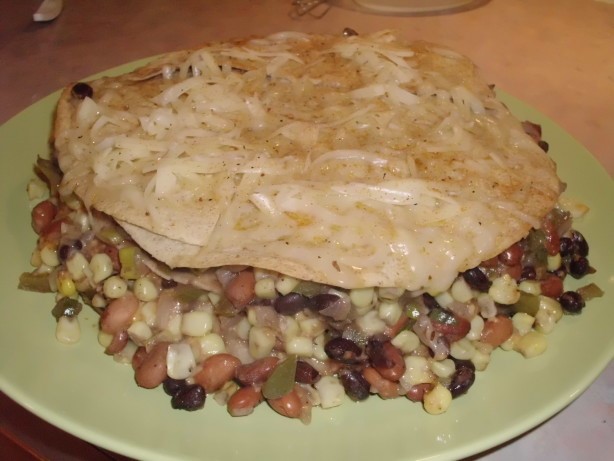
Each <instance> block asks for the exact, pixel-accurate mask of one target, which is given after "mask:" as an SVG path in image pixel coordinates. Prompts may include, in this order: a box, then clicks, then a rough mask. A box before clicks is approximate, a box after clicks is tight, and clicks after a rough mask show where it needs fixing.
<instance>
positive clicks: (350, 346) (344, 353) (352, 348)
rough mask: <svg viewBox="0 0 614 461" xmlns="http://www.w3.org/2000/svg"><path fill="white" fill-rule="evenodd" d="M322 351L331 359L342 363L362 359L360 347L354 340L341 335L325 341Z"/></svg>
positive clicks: (355, 361)
mask: <svg viewBox="0 0 614 461" xmlns="http://www.w3.org/2000/svg"><path fill="white" fill-rule="evenodd" d="M324 351H325V352H326V355H328V356H329V357H330V358H331V359H333V360H338V361H339V362H342V363H358V362H360V361H361V360H362V357H361V356H362V349H361V348H360V346H359V345H358V344H356V343H355V342H354V341H352V340H349V339H345V338H342V337H338V338H333V339H331V340H330V341H328V342H327V343H326V345H325V346H324Z"/></svg>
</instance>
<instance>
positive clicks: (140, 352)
mask: <svg viewBox="0 0 614 461" xmlns="http://www.w3.org/2000/svg"><path fill="white" fill-rule="evenodd" d="M146 356H147V350H146V349H145V348H144V347H143V346H139V347H138V348H137V349H136V352H135V353H134V355H133V356H132V369H133V370H136V369H137V368H138V367H140V366H141V364H142V363H143V360H145V357H146Z"/></svg>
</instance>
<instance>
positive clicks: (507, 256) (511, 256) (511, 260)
mask: <svg viewBox="0 0 614 461" xmlns="http://www.w3.org/2000/svg"><path fill="white" fill-rule="evenodd" d="M523 254H524V251H523V249H522V247H521V246H520V244H519V243H514V244H513V245H512V246H510V247H509V248H507V249H506V250H505V251H503V252H502V253H501V254H500V255H499V256H498V258H499V261H501V262H502V263H503V264H505V265H506V266H517V265H518V264H520V262H521V261H522V255H523Z"/></svg>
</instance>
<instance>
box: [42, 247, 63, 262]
mask: <svg viewBox="0 0 614 461" xmlns="http://www.w3.org/2000/svg"><path fill="white" fill-rule="evenodd" d="M40 258H41V261H42V262H43V264H46V265H47V266H49V267H56V266H58V265H59V264H60V260H59V258H58V252H57V250H56V249H55V248H53V247H52V246H51V245H45V246H44V247H43V248H42V249H41V251H40Z"/></svg>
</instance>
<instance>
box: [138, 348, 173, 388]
mask: <svg viewBox="0 0 614 461" xmlns="http://www.w3.org/2000/svg"><path fill="white" fill-rule="evenodd" d="M168 346H169V343H158V344H156V345H155V346H154V347H152V349H151V350H150V351H149V352H148V353H147V355H146V356H145V357H144V358H143V361H142V363H141V365H140V366H139V367H138V368H137V369H136V372H135V373H134V378H135V380H136V383H137V384H138V385H139V386H141V387H144V388H147V389H153V388H154V387H158V386H159V385H160V384H162V382H163V381H164V380H165V379H166V377H167V374H166V353H167V351H168Z"/></svg>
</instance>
